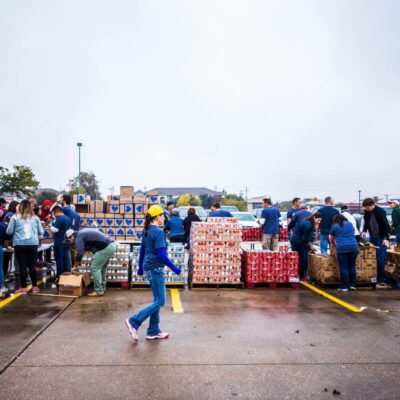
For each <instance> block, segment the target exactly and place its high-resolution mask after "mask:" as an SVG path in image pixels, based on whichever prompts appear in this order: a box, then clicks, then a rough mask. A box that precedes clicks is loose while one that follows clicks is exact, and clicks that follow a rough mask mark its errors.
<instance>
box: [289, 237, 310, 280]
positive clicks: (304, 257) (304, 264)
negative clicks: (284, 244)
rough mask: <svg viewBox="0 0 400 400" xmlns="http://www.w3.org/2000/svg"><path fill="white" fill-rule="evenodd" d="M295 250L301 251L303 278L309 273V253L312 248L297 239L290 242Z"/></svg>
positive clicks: (300, 263)
mask: <svg viewBox="0 0 400 400" xmlns="http://www.w3.org/2000/svg"><path fill="white" fill-rule="evenodd" d="M290 244H291V246H292V250H293V251H297V252H298V253H299V277H300V279H303V278H304V277H305V276H306V274H307V269H308V253H309V251H310V248H309V247H308V246H307V245H305V244H304V243H299V242H296V241H292V242H290Z"/></svg>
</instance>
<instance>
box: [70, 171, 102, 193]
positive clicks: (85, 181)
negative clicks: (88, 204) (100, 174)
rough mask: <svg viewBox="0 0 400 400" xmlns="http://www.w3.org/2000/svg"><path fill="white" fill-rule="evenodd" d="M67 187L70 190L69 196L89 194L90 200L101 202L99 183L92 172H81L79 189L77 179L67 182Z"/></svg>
mask: <svg viewBox="0 0 400 400" xmlns="http://www.w3.org/2000/svg"><path fill="white" fill-rule="evenodd" d="M67 186H68V187H69V188H70V190H69V192H68V193H69V194H70V195H73V194H77V193H82V194H89V195H90V197H91V198H92V200H101V199H102V196H101V192H100V188H99V182H98V180H97V178H96V175H95V174H94V173H93V172H81V188H80V190H79V188H78V177H77V176H76V177H74V178H72V179H70V180H69V182H68V184H67Z"/></svg>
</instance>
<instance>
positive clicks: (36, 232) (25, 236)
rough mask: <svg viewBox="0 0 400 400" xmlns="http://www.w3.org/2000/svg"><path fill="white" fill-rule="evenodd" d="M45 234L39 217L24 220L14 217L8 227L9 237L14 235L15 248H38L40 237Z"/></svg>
mask: <svg viewBox="0 0 400 400" xmlns="http://www.w3.org/2000/svg"><path fill="white" fill-rule="evenodd" d="M43 233H44V231H43V228H42V224H41V223H40V220H39V218H38V217H36V216H35V217H30V218H27V219H22V218H21V217H20V216H19V215H14V216H13V217H12V218H11V220H10V223H9V224H8V227H7V235H13V245H14V246H38V245H39V236H42V235H43Z"/></svg>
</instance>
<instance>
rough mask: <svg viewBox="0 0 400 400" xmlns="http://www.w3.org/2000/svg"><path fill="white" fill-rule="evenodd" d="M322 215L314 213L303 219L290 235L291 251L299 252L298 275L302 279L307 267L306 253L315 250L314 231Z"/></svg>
mask: <svg viewBox="0 0 400 400" xmlns="http://www.w3.org/2000/svg"><path fill="white" fill-rule="evenodd" d="M321 220H322V215H321V214H320V213H318V212H317V213H315V214H313V215H311V216H310V217H308V218H306V219H305V220H304V221H302V222H300V223H298V224H296V227H295V228H294V230H293V233H292V236H291V237H290V245H291V247H292V250H293V251H297V252H298V253H299V277H300V279H304V278H305V277H306V274H307V269H308V253H309V252H310V251H313V252H315V251H316V250H317V247H316V246H314V244H313V242H314V240H315V232H316V231H317V228H318V226H319V224H320V223H321Z"/></svg>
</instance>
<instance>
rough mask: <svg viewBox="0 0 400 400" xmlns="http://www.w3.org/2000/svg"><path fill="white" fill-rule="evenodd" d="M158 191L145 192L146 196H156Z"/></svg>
mask: <svg viewBox="0 0 400 400" xmlns="http://www.w3.org/2000/svg"><path fill="white" fill-rule="evenodd" d="M158 194H159V193H158V190H150V191H149V192H147V196H158Z"/></svg>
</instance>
